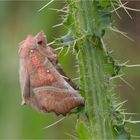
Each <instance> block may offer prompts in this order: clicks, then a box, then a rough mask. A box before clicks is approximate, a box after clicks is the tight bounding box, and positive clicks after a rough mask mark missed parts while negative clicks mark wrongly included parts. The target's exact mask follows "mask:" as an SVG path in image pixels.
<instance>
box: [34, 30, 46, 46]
mask: <svg viewBox="0 0 140 140" xmlns="http://www.w3.org/2000/svg"><path fill="white" fill-rule="evenodd" d="M35 40H36V43H37V45H38V46H39V47H43V48H45V47H46V44H47V39H46V35H45V34H44V33H43V32H39V33H38V34H37V35H36V36H35Z"/></svg>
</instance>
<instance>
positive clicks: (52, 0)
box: [38, 0, 54, 12]
mask: <svg viewBox="0 0 140 140" xmlns="http://www.w3.org/2000/svg"><path fill="white" fill-rule="evenodd" d="M52 2H54V0H51V1H50V2H48V3H47V4H46V5H44V6H43V7H42V8H40V9H39V10H38V12H40V11H42V10H43V9H44V8H46V7H47V6H48V5H50V4H51V3H52Z"/></svg>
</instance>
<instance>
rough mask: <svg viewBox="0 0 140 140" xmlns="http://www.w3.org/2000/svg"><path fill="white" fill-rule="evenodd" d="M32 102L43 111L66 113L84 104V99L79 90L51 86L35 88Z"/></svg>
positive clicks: (58, 113)
mask: <svg viewBox="0 0 140 140" xmlns="http://www.w3.org/2000/svg"><path fill="white" fill-rule="evenodd" d="M31 99H32V100H31V104H32V106H33V107H34V108H36V109H37V110H38V111H41V112H45V113H46V112H54V113H55V114H57V115H60V114H62V115H66V114H67V113H68V112H70V110H71V109H74V108H77V107H79V106H81V105H84V99H83V97H81V96H80V95H79V93H78V91H76V90H75V91H69V90H68V89H60V88H55V87H51V86H43V87H38V88H35V89H33V94H32V98H31Z"/></svg>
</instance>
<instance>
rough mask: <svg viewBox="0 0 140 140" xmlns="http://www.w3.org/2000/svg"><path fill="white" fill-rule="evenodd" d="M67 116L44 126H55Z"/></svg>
mask: <svg viewBox="0 0 140 140" xmlns="http://www.w3.org/2000/svg"><path fill="white" fill-rule="evenodd" d="M65 118H66V117H63V118H61V119H59V120H58V121H56V122H54V123H52V124H50V125H48V126H46V127H44V128H43V129H47V128H49V127H51V126H54V125H56V124H57V123H59V122H60V121H62V120H64V119H65Z"/></svg>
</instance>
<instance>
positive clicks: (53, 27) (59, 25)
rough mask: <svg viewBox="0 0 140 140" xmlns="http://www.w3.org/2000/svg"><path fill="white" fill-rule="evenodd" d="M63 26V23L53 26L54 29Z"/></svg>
mask: <svg viewBox="0 0 140 140" xmlns="http://www.w3.org/2000/svg"><path fill="white" fill-rule="evenodd" d="M62 25H63V23H60V24H56V25H54V26H52V28H56V27H59V26H62Z"/></svg>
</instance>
